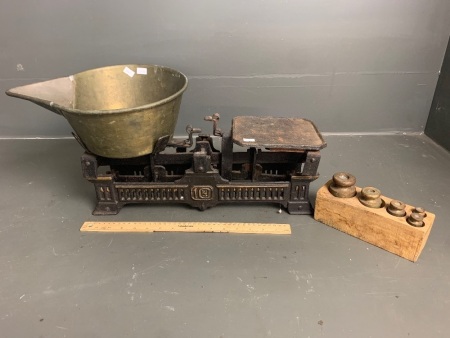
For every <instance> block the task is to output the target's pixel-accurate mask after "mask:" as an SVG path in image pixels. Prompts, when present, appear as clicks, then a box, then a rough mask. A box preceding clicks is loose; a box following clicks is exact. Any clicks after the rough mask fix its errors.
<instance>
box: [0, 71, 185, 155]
mask: <svg viewBox="0 0 450 338" xmlns="http://www.w3.org/2000/svg"><path fill="white" fill-rule="evenodd" d="M187 84H188V80H187V77H186V76H185V75H184V74H182V73H180V72H178V71H176V70H174V69H171V68H167V67H162V66H155V65H120V66H110V67H103V68H97V69H92V70H87V71H84V72H81V73H78V74H75V75H72V76H68V77H64V78H59V79H54V80H50V81H45V82H40V83H35V84H31V85H27V86H22V87H17V88H13V89H10V90H8V91H7V92H6V94H8V95H10V96H14V97H18V98H21V99H25V100H29V101H32V102H34V103H36V104H38V105H40V106H42V107H44V108H47V109H49V110H51V111H53V112H55V113H57V114H60V115H63V116H64V117H65V118H66V119H67V121H68V122H69V123H70V125H71V126H72V128H73V129H74V131H75V133H76V134H77V135H78V136H79V138H80V139H81V141H82V142H83V143H84V145H85V146H86V148H87V149H88V150H89V151H91V152H92V153H94V154H97V155H100V156H104V157H111V158H130V157H137V156H142V155H146V154H150V153H152V151H153V148H154V146H155V143H156V141H157V140H158V138H160V137H162V136H166V135H169V136H173V132H174V130H175V125H176V122H177V118H178V112H179V109H180V104H181V97H182V94H183V92H184V91H185V90H186V87H187Z"/></svg>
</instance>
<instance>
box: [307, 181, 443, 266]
mask: <svg viewBox="0 0 450 338" xmlns="http://www.w3.org/2000/svg"><path fill="white" fill-rule="evenodd" d="M331 182H332V181H331V180H330V181H329V182H327V183H326V184H325V185H324V186H323V187H321V188H320V189H319V191H318V192H317V197H316V206H315V212H314V219H315V220H317V221H319V222H322V223H324V224H327V225H329V226H331V227H333V228H335V229H338V230H340V231H343V232H345V233H347V234H349V235H351V236H354V237H356V238H359V239H361V240H363V241H365V242H367V243H370V244H373V245H375V246H377V247H379V248H382V249H384V250H387V251H389V252H392V253H393V254H396V255H398V256H400V257H403V258H406V259H408V260H410V261H413V262H415V261H417V259H418V258H419V255H420V253H421V252H422V250H423V248H424V247H425V243H426V242H427V239H428V236H429V235H430V231H431V227H432V226H433V222H434V219H435V215H434V214H432V213H431V212H428V211H426V217H425V218H424V219H423V222H424V226H423V227H414V226H412V225H410V224H408V222H407V221H406V219H407V217H408V216H409V215H410V214H411V212H412V210H414V207H413V206H411V205H406V208H405V210H406V216H404V217H396V216H393V215H391V214H389V213H388V212H387V209H386V208H387V206H388V205H389V203H390V202H391V201H392V199H391V198H388V197H385V196H381V198H382V200H383V206H382V207H381V208H369V207H366V206H364V205H363V204H362V203H361V202H360V201H359V199H358V197H359V196H360V194H361V188H358V187H356V192H357V195H356V196H354V197H351V198H339V197H335V196H333V195H332V194H331V193H330V191H329V186H330V184H331Z"/></svg>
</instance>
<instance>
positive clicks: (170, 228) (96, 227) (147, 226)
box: [80, 221, 291, 235]
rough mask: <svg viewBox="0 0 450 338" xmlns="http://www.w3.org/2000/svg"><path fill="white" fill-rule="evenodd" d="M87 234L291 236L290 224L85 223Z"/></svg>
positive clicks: (84, 229)
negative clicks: (180, 233)
mask: <svg viewBox="0 0 450 338" xmlns="http://www.w3.org/2000/svg"><path fill="white" fill-rule="evenodd" d="M80 231H85V232H89V231H90V232H220V233H248V234H275V235H289V234H291V226H290V224H281V223H236V222H235V223H228V222H97V221H94V222H84V224H83V226H82V227H81V229H80Z"/></svg>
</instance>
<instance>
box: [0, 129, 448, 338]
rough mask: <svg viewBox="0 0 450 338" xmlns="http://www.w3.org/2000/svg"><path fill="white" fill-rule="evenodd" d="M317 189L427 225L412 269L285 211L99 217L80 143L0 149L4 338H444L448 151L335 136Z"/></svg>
mask: <svg viewBox="0 0 450 338" xmlns="http://www.w3.org/2000/svg"><path fill="white" fill-rule="evenodd" d="M326 139H327V142H328V148H326V149H324V151H323V152H322V162H321V164H320V167H319V171H320V173H321V177H320V178H319V179H318V180H317V181H316V182H315V183H314V184H313V185H312V189H311V195H312V197H313V196H314V195H315V192H316V191H317V189H318V188H319V187H320V186H321V185H322V184H324V183H325V182H326V181H327V180H328V179H329V178H330V177H331V175H332V174H333V173H334V172H336V171H342V170H344V171H349V172H351V173H353V174H354V175H355V176H356V177H357V179H358V185H359V186H366V185H374V186H376V187H379V188H380V189H381V191H382V193H383V194H384V195H385V196H388V197H394V198H397V199H400V200H403V201H404V202H406V203H409V204H412V205H421V206H423V207H424V208H426V209H427V210H429V211H431V212H433V213H435V214H436V221H435V224H434V227H433V230H432V232H431V235H430V238H429V240H428V243H427V245H426V247H425V249H424V251H423V252H422V255H421V257H420V258H419V260H418V262H417V263H411V262H409V261H407V260H405V259H402V258H399V257H398V256H395V255H393V254H390V253H388V252H386V251H383V250H381V249H379V248H377V247H374V246H371V245H369V244H367V243H365V242H362V241H360V240H357V239H355V238H353V237H350V236H348V235H346V234H344V233H341V232H339V231H337V230H334V229H332V228H330V227H328V226H325V225H323V224H321V223H318V222H316V221H314V220H313V218H312V217H310V216H291V215H289V214H287V213H286V212H283V213H282V214H278V213H277V210H278V206H276V205H273V206H270V205H262V206H250V205H246V206H240V207H238V206H218V207H215V208H213V209H209V210H207V211H204V212H200V211H198V210H196V209H192V208H190V207H187V206H182V205H180V206H126V207H124V209H123V210H122V211H121V212H120V214H119V215H117V216H114V217H102V218H98V217H94V216H92V215H91V211H92V208H93V207H94V190H93V187H92V186H91V185H90V184H89V183H88V182H86V181H84V179H83V178H82V176H81V172H80V164H79V156H80V155H81V153H82V150H81V148H80V147H79V146H78V144H77V143H76V142H75V141H73V140H1V141H0V145H1V146H0V159H1V160H0V173H1V176H0V177H1V187H2V193H1V194H0V210H1V216H0V217H1V222H0V332H1V334H0V335H1V336H2V337H444V336H448V331H449V329H448V320H449V318H450V227H449V226H448V225H449V221H448V220H449V219H450V208H449V201H450V198H449V195H450V193H449V187H450V175H449V173H450V154H449V153H448V152H446V151H445V150H443V149H442V148H440V147H439V146H437V145H436V144H434V143H433V142H432V141H430V140H429V139H428V138H427V137H426V136H404V135H398V136H364V137H360V136H351V137H349V136H329V137H327V138H326ZM99 219H100V220H122V221H124V220H136V221H158V220H159V221H164V220H174V221H175V220H179V221H187V220H189V221H239V222H279V223H290V224H291V225H292V232H293V233H292V235H291V236H276V235H238V234H180V233H154V234H100V233H80V232H79V228H80V227H81V225H82V223H83V222H84V221H86V220H99Z"/></svg>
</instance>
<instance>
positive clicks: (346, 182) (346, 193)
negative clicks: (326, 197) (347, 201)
mask: <svg viewBox="0 0 450 338" xmlns="http://www.w3.org/2000/svg"><path fill="white" fill-rule="evenodd" d="M355 184H356V178H355V176H353V175H352V174H349V173H346V172H337V173H335V174H334V175H333V182H331V184H330V187H329V191H330V193H331V194H332V195H333V196H335V197H339V198H351V197H353V196H355V195H356V187H355Z"/></svg>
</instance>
